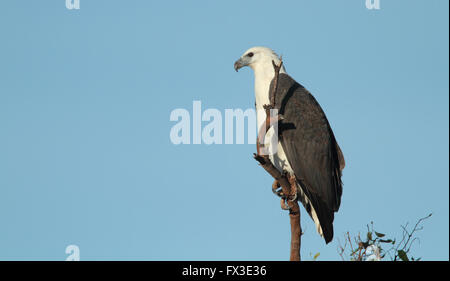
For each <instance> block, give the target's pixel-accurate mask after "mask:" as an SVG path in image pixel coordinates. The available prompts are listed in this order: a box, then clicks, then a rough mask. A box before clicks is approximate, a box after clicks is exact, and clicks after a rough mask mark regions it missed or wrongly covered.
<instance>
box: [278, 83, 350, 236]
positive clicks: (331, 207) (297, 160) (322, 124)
mask: <svg viewBox="0 0 450 281" xmlns="http://www.w3.org/2000/svg"><path fill="white" fill-rule="evenodd" d="M277 88H278V91H277V93H276V96H275V97H276V108H278V110H279V113H280V114H282V115H283V120H282V121H280V123H279V134H280V141H281V144H282V146H283V149H284V152H285V154H286V156H287V158H288V161H289V163H290V165H291V167H292V169H293V171H294V173H295V176H296V178H297V181H298V182H299V184H300V187H301V188H302V191H303V193H304V194H305V196H306V197H307V198H308V200H306V201H305V200H302V203H303V205H304V206H305V209H306V210H307V211H308V213H309V215H310V216H311V217H312V214H311V207H313V208H314V211H315V212H316V214H317V217H318V219H319V221H320V226H321V228H322V232H323V236H324V238H325V241H326V242H327V243H328V242H330V241H331V240H332V238H333V220H334V212H337V211H338V209H339V206H340V203H341V195H342V182H341V171H342V169H343V167H344V166H345V161H344V157H343V154H342V152H341V150H340V148H339V146H338V144H337V142H336V140H335V137H334V134H333V131H332V130H331V127H330V125H329V123H328V120H327V118H326V116H325V113H324V112H323V110H322V108H321V107H320V105H319V104H318V103H317V101H316V100H315V98H314V97H313V96H312V95H311V94H310V93H309V92H308V91H307V90H306V89H305V88H304V87H303V86H301V85H300V84H298V83H297V82H295V80H293V79H292V78H291V77H290V76H289V75H287V74H280V76H279V80H278V87H277ZM308 201H309V202H308ZM309 204H312V206H310V205H309Z"/></svg>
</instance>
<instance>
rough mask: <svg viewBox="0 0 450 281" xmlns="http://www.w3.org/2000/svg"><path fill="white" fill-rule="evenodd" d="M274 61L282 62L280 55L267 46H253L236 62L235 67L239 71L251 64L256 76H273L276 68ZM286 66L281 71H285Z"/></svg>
mask: <svg viewBox="0 0 450 281" xmlns="http://www.w3.org/2000/svg"><path fill="white" fill-rule="evenodd" d="M272 61H274V62H275V63H276V64H279V63H280V59H279V57H278V55H277V54H276V53H275V52H274V51H273V50H272V49H270V48H267V47H253V48H250V49H248V50H247V51H245V52H244V54H243V55H242V56H241V57H240V58H239V59H238V60H237V61H236V62H235V63H234V69H235V70H236V71H238V70H239V69H240V68H242V67H244V66H250V67H251V68H252V69H253V71H254V72H255V76H259V75H261V76H268V77H270V78H273V76H274V70H273V65H272ZM285 72H286V70H285V69H284V66H283V67H282V68H281V70H280V73H285Z"/></svg>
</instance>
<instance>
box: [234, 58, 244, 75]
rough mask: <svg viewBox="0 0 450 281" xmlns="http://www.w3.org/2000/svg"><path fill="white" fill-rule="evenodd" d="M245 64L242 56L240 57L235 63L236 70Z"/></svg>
mask: <svg viewBox="0 0 450 281" xmlns="http://www.w3.org/2000/svg"><path fill="white" fill-rule="evenodd" d="M244 66H245V64H244V62H243V61H242V58H240V59H238V60H237V61H236V62H235V63H234V70H236V72H238V70H239V69H240V68H242V67H244Z"/></svg>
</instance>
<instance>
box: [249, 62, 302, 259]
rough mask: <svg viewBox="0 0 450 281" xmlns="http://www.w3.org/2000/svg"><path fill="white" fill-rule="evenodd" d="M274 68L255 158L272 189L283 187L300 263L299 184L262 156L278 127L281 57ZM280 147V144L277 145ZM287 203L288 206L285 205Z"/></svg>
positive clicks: (293, 250) (294, 251)
mask: <svg viewBox="0 0 450 281" xmlns="http://www.w3.org/2000/svg"><path fill="white" fill-rule="evenodd" d="M272 65H273V68H274V70H275V77H274V79H273V83H272V87H271V89H270V91H269V97H271V99H270V105H264V110H265V112H266V122H264V124H263V125H262V126H261V128H260V129H259V130H258V140H257V145H256V151H257V153H256V154H253V157H254V158H255V159H256V160H257V161H258V162H259V164H260V165H261V166H262V167H263V168H264V169H265V170H266V171H267V172H268V173H269V174H270V175H271V176H272V177H273V178H274V179H275V182H274V184H273V187H272V189H273V190H275V189H276V187H277V186H281V189H282V192H280V195H281V197H282V199H281V206H282V209H288V210H289V219H290V225H291V248H290V260H291V261H300V247H301V235H302V229H301V225H300V208H299V205H298V201H297V182H296V179H295V176H288V174H287V173H286V172H283V173H281V172H280V171H279V170H278V169H277V168H276V167H275V166H274V165H273V164H272V162H271V161H270V158H269V156H268V155H262V154H261V147H262V146H264V144H265V135H266V132H267V131H268V130H269V128H270V126H271V124H274V123H275V124H276V126H278V123H277V122H278V121H279V120H280V116H279V115H278V114H277V116H275V117H271V114H270V113H271V112H270V110H271V109H275V101H276V99H275V97H276V96H275V95H276V93H277V90H278V77H279V74H280V69H281V67H282V65H283V61H282V59H281V57H280V63H279V64H278V65H277V64H276V63H275V62H274V61H272ZM276 145H278V144H276ZM285 201H286V202H287V206H286V204H285Z"/></svg>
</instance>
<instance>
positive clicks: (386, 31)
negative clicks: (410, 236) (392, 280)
mask: <svg viewBox="0 0 450 281" xmlns="http://www.w3.org/2000/svg"><path fill="white" fill-rule="evenodd" d="M380 2H381V9H380V10H368V9H366V7H365V1H364V0H351V1H348V0H345V1H344V0H341V1H331V0H328V1H325V0H321V1H276V3H275V2H274V1H261V0H258V1H245V2H244V1H206V0H205V1H200V0H195V1H178V2H174V1H144V0H142V1H138V0H133V1H125V0H122V1H106V0H96V1H87V0H81V1H80V4H81V6H80V8H81V9H79V10H68V9H66V7H65V1H64V0H51V1H31V0H29V1H24V0H20V1H18V0H14V1H13V0H9V1H3V2H2V5H1V9H0V36H1V44H0V229H1V231H0V259H1V260H11V259H14V260H64V259H65V258H66V256H67V255H66V254H65V248H66V246H68V245H70V244H75V245H77V246H78V247H79V249H80V255H81V259H82V260H287V259H288V258H289V239H290V232H289V218H288V214H287V212H285V211H282V210H280V206H279V200H278V199H277V198H276V197H275V196H274V195H273V194H272V192H271V191H270V187H271V183H272V178H271V177H270V176H269V175H268V174H266V172H265V171H264V170H263V169H262V168H261V167H259V166H258V165H257V163H256V161H255V160H254V159H253V158H252V153H253V152H254V151H255V145H251V144H234V145H224V144H223V145H214V144H213V145H206V144H200V145H192V144H191V145H178V146H177V145H174V144H172V142H171V141H170V138H169V134H170V129H171V127H172V126H173V125H174V124H175V123H174V122H171V121H170V119H169V117H170V113H171V111H172V110H173V109H175V108H186V109H188V110H189V111H192V103H193V101H194V100H200V101H201V102H202V106H203V108H204V109H206V108H217V109H219V110H221V111H222V112H223V111H224V110H225V109H227V108H231V109H233V108H242V109H246V108H252V107H253V105H254V89H253V73H252V71H251V70H250V69H243V70H242V71H240V72H239V73H236V72H235V71H234V69H233V63H234V61H235V60H236V59H238V58H239V56H240V55H241V54H242V53H243V52H244V51H245V50H246V49H248V48H249V47H252V46H258V45H263V46H268V47H271V48H273V49H274V50H275V51H277V52H278V53H279V54H282V55H283V58H284V62H285V65H286V69H287V72H288V73H289V74H290V75H291V76H292V77H294V78H295V79H296V80H297V81H298V82H300V83H302V84H303V85H304V86H305V87H306V88H307V89H309V90H310V91H311V92H312V94H313V95H314V96H315V97H316V99H317V100H318V101H319V103H320V104H321V106H322V108H323V109H324V111H325V112H326V114H327V116H328V119H329V121H330V123H331V126H332V128H333V130H334V133H335V135H336V138H337V140H338V142H339V144H340V146H341V148H342V150H343V152H344V155H345V159H346V164H347V166H346V168H345V170H344V176H343V181H344V192H343V197H342V205H341V208H340V210H339V212H338V213H337V214H336V217H335V221H334V229H335V230H334V232H335V239H334V240H333V242H332V243H330V244H328V245H325V242H324V241H323V239H322V238H321V237H319V235H318V234H317V233H316V231H315V228H314V225H313V223H312V220H311V219H310V218H309V217H308V216H307V214H306V212H305V211H304V209H302V226H303V229H304V232H305V234H304V235H303V237H302V256H303V258H304V259H305V260H308V259H311V257H310V254H312V255H314V254H315V253H317V252H320V253H321V255H320V257H319V260H339V259H340V257H339V255H338V252H337V246H338V238H340V239H341V240H342V238H343V237H344V233H345V232H347V231H350V232H351V233H354V234H356V233H357V232H358V231H361V232H363V231H364V230H365V229H366V224H368V223H370V221H374V223H375V228H376V229H377V230H378V231H379V232H384V233H388V234H390V235H391V236H396V237H398V238H400V236H401V228H400V225H402V224H405V223H407V222H409V223H410V224H412V223H414V222H415V221H416V220H417V219H419V218H420V217H423V216H426V215H427V214H429V213H430V212H432V213H433V217H432V218H431V219H429V220H427V221H426V222H425V224H424V229H423V231H421V232H420V233H419V238H420V244H419V243H417V244H415V245H414V246H413V252H412V254H413V255H414V256H417V257H419V256H421V257H422V258H423V259H424V260H448V258H449V172H448V169H449V129H448V126H449V80H448V75H449V64H448V63H449V37H448V31H449V30H448V20H449V16H448V8H449V7H448V5H449V2H448V1H447V0H434V1H426V0H420V1H419V0H417V1H409V0H401V1H400V0H397V1H387V0H381V1H380Z"/></svg>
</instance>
